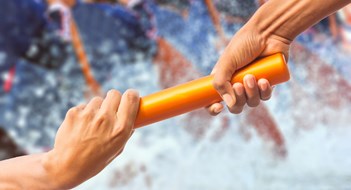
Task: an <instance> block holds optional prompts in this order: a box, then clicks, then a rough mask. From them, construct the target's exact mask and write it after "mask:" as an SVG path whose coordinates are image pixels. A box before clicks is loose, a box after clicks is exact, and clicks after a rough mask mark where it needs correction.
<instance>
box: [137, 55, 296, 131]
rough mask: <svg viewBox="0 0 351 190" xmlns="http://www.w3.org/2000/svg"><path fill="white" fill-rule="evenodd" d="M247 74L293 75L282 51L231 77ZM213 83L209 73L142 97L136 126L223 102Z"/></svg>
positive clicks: (272, 78)
mask: <svg viewBox="0 0 351 190" xmlns="http://www.w3.org/2000/svg"><path fill="white" fill-rule="evenodd" d="M246 74H252V75H254V76H255V77H256V79H257V80H259V79H261V78H265V79H267V80H268V81H269V83H270V84H271V85H276V84H280V83H283V82H286V81H288V80H289V78H290V75H289V70H288V67H287V64H286V61H285V58H284V55H283V54H281V53H278V54H274V55H271V56H268V57H265V58H262V59H259V60H257V61H254V62H253V63H251V64H249V65H248V66H246V67H244V68H242V69H240V70H238V71H237V72H236V73H235V74H234V76H233V78H232V80H231V82H232V84H234V83H235V82H243V78H244V76H245V75H246ZM212 83H213V76H212V75H209V76H206V77H203V78H200V79H197V80H193V81H190V82H188V83H185V84H181V85H178V86H175V87H172V88H168V89H165V90H162V91H159V92H156V93H154V94H150V95H147V96H145V97H142V98H141V100H140V105H139V112H138V116H137V119H136V122H135V128H139V127H142V126H145V125H149V124H151V123H155V122H158V121H161V120H164V119H167V118H171V117H174V116H177V115H181V114H183V113H187V112H190V111H192V110H195V109H199V108H203V107H206V106H208V105H211V104H213V103H216V102H221V101H222V98H221V97H220V96H219V94H218V93H217V91H216V90H215V88H214V87H213V85H212Z"/></svg>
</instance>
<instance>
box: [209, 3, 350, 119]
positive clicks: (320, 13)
mask: <svg viewBox="0 0 351 190" xmlns="http://www.w3.org/2000/svg"><path fill="white" fill-rule="evenodd" d="M348 3H351V0H337V1H336V0H324V1H320V0H288V1H284V2H282V1H281V0H269V1H268V2H267V3H265V4H264V5H263V6H261V7H260V8H259V9H258V10H257V11H256V13H255V14H254V15H253V16H252V18H251V19H250V20H249V21H248V22H247V23H246V24H245V25H244V26H243V27H242V28H241V29H240V30H239V31H238V32H237V33H236V34H235V35H234V36H233V37H232V39H231V41H230V43H229V45H228V46H227V47H226V49H225V50H224V52H223V54H222V55H221V56H220V58H219V60H218V62H217V63H216V65H215V67H214V69H213V71H212V74H214V82H213V86H214V88H215V89H216V90H217V92H218V93H219V94H220V95H221V97H222V99H223V100H224V102H225V104H226V106H227V107H228V109H229V111H230V112H232V113H235V114H238V113H241V112H242V111H243V108H244V106H245V105H248V106H249V107H256V106H258V105H259V103H260V101H261V100H268V99H269V98H270V97H271V94H272V87H271V85H270V84H269V82H268V81H267V80H266V79H260V80H258V81H256V79H255V77H254V76H252V75H247V76H245V77H244V82H243V84H242V83H235V84H234V85H232V84H230V79H231V77H232V76H233V74H234V73H235V71H236V70H238V69H240V68H242V67H244V66H245V65H247V64H249V63H250V62H252V61H253V60H255V59H257V58H259V57H264V56H268V55H272V54H274V53H278V52H280V53H283V54H284V55H285V57H286V59H287V58H288V57H289V48H290V44H291V42H292V41H293V40H294V38H295V37H296V36H297V35H298V34H300V33H302V32H303V31H304V30H306V29H307V28H308V27H310V26H312V25H313V24H315V23H317V22H318V21H320V20H321V19H323V18H325V17H326V16H328V15H330V14H332V13H334V12H335V11H337V10H338V9H341V8H342V7H344V6H346V5H347V4H348ZM223 108H224V106H223V105H222V104H220V103H215V104H212V105H210V106H209V107H208V108H207V109H208V111H209V112H210V114H211V115H217V114H218V113H220V112H221V111H222V110H223Z"/></svg>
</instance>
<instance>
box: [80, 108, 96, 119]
mask: <svg viewBox="0 0 351 190" xmlns="http://www.w3.org/2000/svg"><path fill="white" fill-rule="evenodd" d="M80 116H81V117H82V118H91V117H93V116H94V113H93V111H92V110H84V111H83V112H82V113H81V114H80Z"/></svg>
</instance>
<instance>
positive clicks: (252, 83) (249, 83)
mask: <svg viewBox="0 0 351 190" xmlns="http://www.w3.org/2000/svg"><path fill="white" fill-rule="evenodd" d="M246 84H247V86H248V87H249V88H254V87H255V79H254V78H253V77H250V78H249V79H248V80H246Z"/></svg>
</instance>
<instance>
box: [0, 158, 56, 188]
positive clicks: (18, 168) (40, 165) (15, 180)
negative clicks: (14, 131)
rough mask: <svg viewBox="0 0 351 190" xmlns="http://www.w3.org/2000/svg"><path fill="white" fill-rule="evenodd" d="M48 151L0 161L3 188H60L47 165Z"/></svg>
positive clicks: (0, 177) (0, 178) (0, 179)
mask: <svg viewBox="0 0 351 190" xmlns="http://www.w3.org/2000/svg"><path fill="white" fill-rule="evenodd" d="M47 161H48V160H47V158H46V153H42V154H34V155H28V156H21V157H17V158H12V159H8V160H4V161H1V162H0V187H1V188H3V189H60V186H59V184H57V183H56V180H55V177H54V175H52V174H51V171H50V170H49V169H48V168H47V167H46V166H47Z"/></svg>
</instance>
